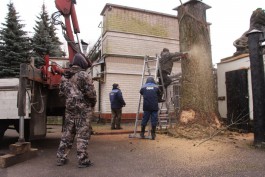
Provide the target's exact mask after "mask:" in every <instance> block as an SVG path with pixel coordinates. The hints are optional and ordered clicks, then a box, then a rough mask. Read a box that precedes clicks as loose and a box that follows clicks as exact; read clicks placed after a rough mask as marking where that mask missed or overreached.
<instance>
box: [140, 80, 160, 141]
mask: <svg viewBox="0 0 265 177" xmlns="http://www.w3.org/2000/svg"><path fill="white" fill-rule="evenodd" d="M140 94H141V95H143V100H144V102H143V111H144V115H143V119H142V123H141V133H140V136H141V138H144V133H145V127H146V125H147V122H148V121H149V119H150V117H151V125H152V129H151V136H152V140H154V139H155V137H156V134H155V133H156V126H157V121H158V118H157V116H158V96H159V94H160V90H159V88H158V85H157V84H156V83H155V80H154V78H153V77H148V78H147V80H146V83H145V84H144V85H143V86H142V88H141V90H140Z"/></svg>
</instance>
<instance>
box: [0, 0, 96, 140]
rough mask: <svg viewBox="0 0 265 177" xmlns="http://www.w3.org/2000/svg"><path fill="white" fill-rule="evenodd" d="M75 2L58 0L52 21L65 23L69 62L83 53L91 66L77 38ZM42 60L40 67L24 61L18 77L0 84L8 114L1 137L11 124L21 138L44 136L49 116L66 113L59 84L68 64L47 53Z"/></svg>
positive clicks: (1, 121) (1, 124) (3, 117)
mask: <svg viewBox="0 0 265 177" xmlns="http://www.w3.org/2000/svg"><path fill="white" fill-rule="evenodd" d="M75 4H76V0H55V5H56V8H57V9H58V12H55V13H53V14H52V21H53V23H54V24H55V25H58V24H59V25H61V26H62V30H63V35H64V38H65V40H66V41H67V45H68V56H69V61H68V62H69V63H71V62H72V59H73V57H74V55H75V54H76V53H81V54H82V55H83V56H84V57H85V58H86V60H87V62H88V64H89V66H90V67H91V65H92V64H91V62H90V60H89V59H88V58H87V57H86V56H85V55H84V54H83V50H82V46H81V42H80V40H79V37H78V33H80V29H79V25H78V20H77V16H76V11H75ZM60 16H63V17H64V22H62V21H60V20H58V17H60ZM74 34H75V35H76V36H74ZM43 59H44V62H45V64H44V65H43V66H41V67H40V68H36V67H35V66H34V64H25V63H22V64H21V65H20V77H19V79H18V78H14V79H6V80H3V81H2V82H3V83H0V84H1V88H0V96H1V99H0V103H1V104H5V105H6V107H4V108H2V110H1V111H2V112H5V113H6V114H2V115H1V116H0V139H1V138H2V137H3V135H4V133H5V131H6V130H7V128H10V127H13V128H15V129H16V130H17V131H18V132H19V140H21V141H23V140H25V139H27V140H33V139H39V138H44V137H45V136H46V133H47V130H46V129H47V116H62V117H63V116H64V109H65V100H64V99H63V98H61V97H59V94H58V93H59V90H58V86H59V83H60V79H61V77H62V75H63V73H64V71H65V70H67V67H66V68H63V67H61V66H59V65H58V64H57V63H55V62H54V61H51V59H50V56H49V55H48V54H44V55H43ZM8 105H10V106H8ZM8 112H9V113H11V114H8Z"/></svg>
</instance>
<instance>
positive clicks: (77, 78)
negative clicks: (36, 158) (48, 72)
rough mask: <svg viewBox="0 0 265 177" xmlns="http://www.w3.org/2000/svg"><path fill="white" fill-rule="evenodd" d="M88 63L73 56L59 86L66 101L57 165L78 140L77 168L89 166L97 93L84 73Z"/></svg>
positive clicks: (88, 76)
mask: <svg viewBox="0 0 265 177" xmlns="http://www.w3.org/2000/svg"><path fill="white" fill-rule="evenodd" d="M87 68H88V64H87V62H86V60H85V58H84V57H83V56H82V55H81V54H76V55H75V56H74V59H73V63H72V65H71V66H70V69H69V71H67V72H65V74H64V76H63V77H62V79H61V83H60V85H59V91H60V92H59V95H60V96H64V97H65V99H66V108H65V124H64V130H63V134H62V137H61V141H60V145H59V148H58V150H57V158H58V159H57V165H58V166H62V165H65V164H66V162H67V155H68V153H69V151H70V149H71V148H72V146H73V142H74V139H75V136H76V137H77V158H78V167H80V168H83V167H88V166H90V165H92V163H91V161H90V160H89V159H88V154H87V146H88V141H89V139H90V135H91V125H90V121H91V118H92V114H93V108H94V106H95V104H96V91H95V88H94V85H93V81H92V78H91V76H90V75H89V74H88V73H87V72H86V71H85V70H86V69H87Z"/></svg>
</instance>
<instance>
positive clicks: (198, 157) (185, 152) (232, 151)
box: [0, 124, 265, 177]
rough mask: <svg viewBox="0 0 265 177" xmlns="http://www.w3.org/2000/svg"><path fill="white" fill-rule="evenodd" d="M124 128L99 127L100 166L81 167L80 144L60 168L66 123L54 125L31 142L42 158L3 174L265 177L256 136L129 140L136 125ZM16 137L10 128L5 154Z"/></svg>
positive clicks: (95, 143)
mask: <svg viewBox="0 0 265 177" xmlns="http://www.w3.org/2000/svg"><path fill="white" fill-rule="evenodd" d="M123 128H124V129H123V130H110V125H109V124H104V125H102V124H96V125H93V130H94V131H95V132H96V134H95V135H92V137H91V140H90V144H89V147H88V154H89V156H90V160H91V161H92V162H93V163H94V165H93V166H91V167H88V168H78V166H77V158H76V148H75V145H74V147H73V149H72V150H71V152H70V154H69V162H68V163H67V164H66V165H64V166H56V150H57V147H58V145H59V141H60V136H61V126H56V125H49V126H48V134H47V137H46V138H45V139H43V140H35V141H32V142H31V146H32V147H33V148H37V149H38V155H37V157H35V158H32V159H28V160H27V161H24V162H21V163H18V164H15V165H13V166H10V167H7V168H2V169H1V168H0V177H178V176H181V177H182V176H183V177H186V176H188V177H189V176H192V177H193V176H194V177H195V176H196V177H198V176H207V177H208V176H222V177H234V176H235V177H237V176H238V177H244V176H246V177H252V176H253V177H264V176H265V168H264V167H265V151H264V149H256V148H254V147H253V146H252V143H253V134H231V135H229V136H225V137H224V136H221V137H214V138H213V139H210V140H208V141H205V142H204V143H202V144H200V143H201V142H202V141H203V140H187V139H182V138H173V137H170V136H167V135H165V134H158V135H157V138H156V140H149V139H139V138H137V137H133V138H129V135H131V134H132V132H133V130H134V125H133V124H126V125H123ZM130 132H131V133H130ZM16 141H17V134H16V132H14V131H13V130H10V131H8V132H6V136H5V138H4V140H3V142H1V145H0V154H4V153H6V152H7V151H8V145H9V144H11V143H15V142H16ZM198 144H200V145H198Z"/></svg>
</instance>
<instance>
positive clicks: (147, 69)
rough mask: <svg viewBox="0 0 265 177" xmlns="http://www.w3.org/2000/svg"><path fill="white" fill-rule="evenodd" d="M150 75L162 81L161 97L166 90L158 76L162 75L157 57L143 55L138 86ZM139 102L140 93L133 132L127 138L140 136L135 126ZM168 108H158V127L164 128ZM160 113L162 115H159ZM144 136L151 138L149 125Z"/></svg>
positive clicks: (137, 118)
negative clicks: (146, 134)
mask: <svg viewBox="0 0 265 177" xmlns="http://www.w3.org/2000/svg"><path fill="white" fill-rule="evenodd" d="M158 72H159V78H158V74H157V73H158ZM149 76H152V77H153V78H154V79H155V81H156V82H158V79H161V83H162V85H161V86H162V88H163V90H162V92H163V98H164V97H165V96H166V90H165V87H164V82H163V78H162V77H160V76H162V72H161V69H160V65H159V57H158V56H156V57H149V56H145V57H144V64H143V72H142V77H141V84H140V88H142V86H143V85H144V83H145V81H146V78H147V77H149ZM141 103H142V95H141V94H139V99H138V107H137V113H136V119H135V126H134V133H133V134H130V135H129V138H140V135H139V134H137V126H138V124H139V123H140V121H139V114H140V107H141ZM162 107H163V103H162V104H161V108H162ZM167 110H168V109H160V110H159V111H158V125H159V128H160V129H161V128H164V127H165V126H164V125H166V124H168V120H166V117H165V116H166V114H167V112H168V111H167ZM161 115H163V116H162V117H161ZM145 138H147V139H151V136H150V127H149V130H148V136H145Z"/></svg>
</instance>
